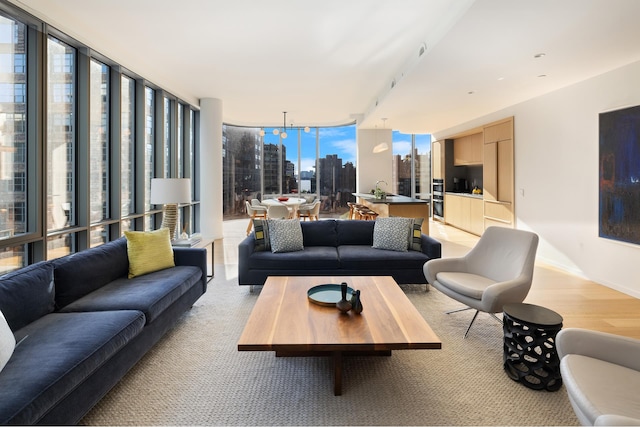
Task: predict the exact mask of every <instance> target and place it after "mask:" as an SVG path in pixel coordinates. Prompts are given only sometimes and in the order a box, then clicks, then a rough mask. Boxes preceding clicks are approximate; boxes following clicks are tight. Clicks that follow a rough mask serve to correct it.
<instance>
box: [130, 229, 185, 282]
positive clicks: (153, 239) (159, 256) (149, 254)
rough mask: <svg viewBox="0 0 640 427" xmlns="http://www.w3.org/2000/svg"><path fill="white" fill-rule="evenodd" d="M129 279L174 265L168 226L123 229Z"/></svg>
mask: <svg viewBox="0 0 640 427" xmlns="http://www.w3.org/2000/svg"><path fill="white" fill-rule="evenodd" d="M124 235H125V237H126V238H127V256H128V257H129V273H128V277H129V279H133V278H134V277H137V276H142V275H144V274H148V273H153V272H154V271H159V270H164V269H165V268H171V267H175V263H174V261H173V249H172V248H171V238H170V234H169V229H168V228H161V229H159V230H155V231H125V232H124Z"/></svg>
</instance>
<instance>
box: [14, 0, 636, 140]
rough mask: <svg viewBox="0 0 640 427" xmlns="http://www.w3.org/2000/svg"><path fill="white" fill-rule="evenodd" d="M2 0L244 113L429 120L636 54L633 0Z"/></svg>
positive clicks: (503, 102) (397, 123)
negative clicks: (535, 56) (420, 53)
mask: <svg viewBox="0 0 640 427" xmlns="http://www.w3.org/2000/svg"><path fill="white" fill-rule="evenodd" d="M10 1H11V2H12V3H15V4H16V5H18V6H19V7H21V8H23V9H25V10H27V11H29V12H31V13H32V14H34V15H36V16H37V17H39V18H42V19H44V20H45V21H46V22H48V23H49V24H51V25H52V26H54V27H56V28H58V29H59V30H61V31H63V32H65V33H67V34H69V35H70V36H73V37H74V38H75V39H77V40H79V41H81V42H83V43H85V44H86V45H88V46H89V47H90V48H92V49H94V50H95V51H97V52H100V53H101V54H103V55H105V56H107V57H108V58H111V59H113V60H114V61H117V62H118V63H120V64H121V65H123V66H124V67H126V68H127V69H129V70H131V71H133V72H135V73H137V74H139V75H141V76H144V77H145V78H146V79H148V80H149V81H150V82H153V83H155V84H157V85H159V86H162V87H163V88H165V89H167V90H168V91H169V92H171V93H172V94H174V95H175V96H178V97H180V98H181V99H184V100H186V101H188V102H191V103H193V104H195V105H197V104H198V100H199V99H201V98H219V99H221V100H222V102H223V112H224V121H225V122H227V123H232V124H240V125H255V126H263V125H267V126H269V125H273V126H276V125H281V124H282V120H283V114H282V112H283V111H287V125H290V124H294V125H312V126H313V125H334V124H344V123H346V122H352V121H353V120H354V119H355V118H356V117H359V118H360V120H361V124H362V126H363V127H368V128H374V127H380V128H381V127H383V125H386V127H388V128H393V129H396V130H400V131H403V132H413V133H433V132H436V131H439V130H443V129H446V128H448V127H451V126H454V125H456V124H459V123H463V122H465V121H468V120H471V119H474V118H476V117H479V116H482V115H485V114H488V113H491V112H493V111H496V110H499V109H501V108H504V107H507V106H509V105H513V104H516V103H518V102H522V101H525V100H527V99H531V98H533V97H536V96H539V95H541V94H544V93H548V92H550V91H553V90H555V89H558V88H561V87H564V86H567V85H570V84H572V83H575V82H578V81H581V80H584V79H587V78H589V77H592V76H595V75H598V74H601V73H604V72H606V71H608V70H611V69H615V68H618V67H620V66H623V65H626V64H629V63H632V62H635V61H638V60H640V24H639V23H638V22H639V18H640V1H638V0H535V1H527V0H475V1H474V0H320V1H317V0H316V1H313V0H179V1H176V0H10ZM421 49H425V50H424V54H422V55H421V56H420V55H419V52H420V50H421ZM538 53H545V54H546V55H545V56H544V57H542V58H539V59H535V58H534V55H535V54H538ZM540 75H546V77H538V76H540ZM393 82H395V85H394V87H393V88H392V85H393ZM469 92H473V93H472V94H469ZM382 118H387V120H386V121H383V120H382Z"/></svg>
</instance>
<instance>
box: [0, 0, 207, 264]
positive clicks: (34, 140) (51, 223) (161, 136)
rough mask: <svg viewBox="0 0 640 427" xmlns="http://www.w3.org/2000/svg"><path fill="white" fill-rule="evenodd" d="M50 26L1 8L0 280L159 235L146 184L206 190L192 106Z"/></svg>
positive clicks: (194, 206)
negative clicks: (149, 233)
mask: <svg viewBox="0 0 640 427" xmlns="http://www.w3.org/2000/svg"><path fill="white" fill-rule="evenodd" d="M45 24H46V23H44V22H42V21H40V20H39V19H37V18H35V17H33V16H31V15H29V14H27V13H25V12H23V11H21V10H20V9H19V8H17V7H15V6H13V5H9V4H7V3H6V2H0V275H1V274H3V273H6V272H8V271H12V270H15V269H17V268H20V267H23V266H25V265H28V264H31V263H34V262H38V261H41V260H45V259H53V258H57V257H60V256H63V255H66V254H69V253H72V252H76V251H81V250H84V249H86V248H88V247H91V246H97V245H100V244H103V243H105V242H107V241H111V240H114V239H117V238H119V237H120V236H121V235H122V234H123V232H124V230H145V229H153V228H155V226H156V225H157V224H159V223H160V217H161V206H154V205H151V204H150V202H149V188H150V182H151V178H154V177H163V176H167V177H182V176H184V177H190V178H191V179H192V181H193V186H194V189H195V188H199V186H200V185H201V184H200V183H199V172H198V168H197V167H196V166H197V164H198V162H197V159H196V157H197V153H198V148H199V147H198V141H199V139H198V124H197V121H198V118H199V113H198V111H197V108H195V107H193V106H191V105H189V103H187V102H184V101H181V100H178V99H177V98H175V97H174V96H173V95H171V94H170V93H169V92H168V91H166V90H165V89H163V88H161V87H158V86H156V85H154V84H152V83H150V82H148V81H147V80H145V79H144V78H143V77H142V76H139V75H137V74H136V73H134V72H132V71H130V70H128V69H127V68H126V65H125V64H119V63H117V62H114V61H112V60H110V59H109V58H107V57H105V56H103V55H101V54H100V53H99V52H96V51H93V50H92V48H91V47H90V46H87V45H85V44H83V43H81V42H79V41H77V40H75V39H73V38H72V37H69V36H68V35H66V34H64V33H62V32H60V31H58V30H57V29H56V28H55V27H54V26H52V25H45ZM132 48H133V49H135V46H133V47H132ZM178 116H179V117H178ZM165 150H166V151H165ZM193 195H194V201H193V202H192V203H186V204H184V205H181V209H182V210H183V211H184V212H185V217H184V219H183V228H184V224H187V225H188V228H187V229H188V230H189V232H190V233H192V232H198V231H200V230H199V224H198V222H197V213H198V212H199V210H198V206H199V201H198V200H197V197H198V193H196V192H194V193H193Z"/></svg>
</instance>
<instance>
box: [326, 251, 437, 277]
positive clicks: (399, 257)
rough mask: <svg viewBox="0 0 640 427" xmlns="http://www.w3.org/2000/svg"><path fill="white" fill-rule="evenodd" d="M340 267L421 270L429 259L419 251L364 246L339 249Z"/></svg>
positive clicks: (351, 268) (371, 269)
mask: <svg viewBox="0 0 640 427" xmlns="http://www.w3.org/2000/svg"><path fill="white" fill-rule="evenodd" d="M338 256H339V257H340V266H341V267H342V268H343V269H346V270H370V271H373V270H375V271H380V270H385V269H387V270H402V269H419V270H420V271H422V266H423V265H424V263H425V262H427V260H428V259H429V257H428V256H427V255H426V254H424V253H422V252H418V251H407V252H399V251H387V250H382V249H375V248H373V247H371V246H364V245H342V246H339V247H338Z"/></svg>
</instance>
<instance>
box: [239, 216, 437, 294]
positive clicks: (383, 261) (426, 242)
mask: <svg viewBox="0 0 640 427" xmlns="http://www.w3.org/2000/svg"><path fill="white" fill-rule="evenodd" d="M300 225H301V227H302V235H303V245H304V250H302V251H296V252H285V253H272V252H270V251H256V245H255V237H254V232H252V233H251V234H250V235H249V236H247V237H246V238H245V239H244V240H243V241H242V242H240V244H239V246H238V282H239V284H240V285H263V284H264V282H265V281H266V280H267V277H269V276H334V275H335V276H338V275H340V276H393V278H394V280H395V281H396V282H397V283H398V284H412V283H414V284H421V283H424V284H426V283H427V282H426V279H425V277H424V273H423V272H422V266H423V265H424V263H425V262H427V261H429V260H430V259H434V258H440V257H441V256H442V248H441V245H440V242H438V241H437V240H435V239H434V238H432V237H429V236H427V235H425V234H422V236H421V248H422V250H421V251H414V250H409V251H407V252H397V251H390V250H382V249H374V248H373V247H372V245H373V229H374V225H375V221H361V220H335V219H328V220H322V221H303V222H301V223H300ZM427 286H428V285H427ZM427 289H428V288H427Z"/></svg>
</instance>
